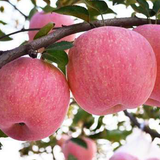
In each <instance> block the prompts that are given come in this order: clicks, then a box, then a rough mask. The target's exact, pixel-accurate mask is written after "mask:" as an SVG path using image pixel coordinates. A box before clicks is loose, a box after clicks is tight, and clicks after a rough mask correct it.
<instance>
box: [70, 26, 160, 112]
mask: <svg viewBox="0 0 160 160" xmlns="http://www.w3.org/2000/svg"><path fill="white" fill-rule="evenodd" d="M156 71H157V66H156V58H155V54H154V52H153V49H152V47H151V46H150V44H149V42H148V41H147V40H146V39H145V38H144V37H143V36H141V35H140V34H138V33H136V32H134V31H131V30H128V29H124V28H121V27H109V26H108V27H100V28H95V29H92V30H90V31H88V32H86V33H84V34H82V35H81V36H80V37H78V38H77V39H76V40H75V43H74V46H73V47H72V48H71V49H70V51H69V64H68V67H67V75H68V80H69V85H70V88H71V91H72V93H73V96H74V98H75V99H76V101H77V103H78V104H79V105H80V106H81V107H82V108H83V109H84V110H86V111H87V112H89V113H91V114H95V115H106V114H109V113H116V112H118V111H122V110H125V109H127V108H135V107H138V106H140V105H142V104H143V103H144V102H145V101H146V100H147V99H148V97H149V96H150V94H151V92H152V90H153V87H154V84H155V79H156Z"/></svg>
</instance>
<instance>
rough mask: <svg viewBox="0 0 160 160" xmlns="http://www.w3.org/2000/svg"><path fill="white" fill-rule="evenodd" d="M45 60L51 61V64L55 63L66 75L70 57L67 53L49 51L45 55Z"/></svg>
mask: <svg viewBox="0 0 160 160" xmlns="http://www.w3.org/2000/svg"><path fill="white" fill-rule="evenodd" d="M42 57H43V58H45V59H46V60H49V61H51V62H55V63H57V64H58V68H59V69H60V70H61V71H62V72H63V73H64V74H65V73H66V65H67V64H68V55H67V53H66V52H65V51H62V50H54V49H53V50H48V51H47V52H45V53H43V55H42Z"/></svg>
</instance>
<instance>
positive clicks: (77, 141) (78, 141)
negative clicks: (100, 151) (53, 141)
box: [70, 138, 88, 149]
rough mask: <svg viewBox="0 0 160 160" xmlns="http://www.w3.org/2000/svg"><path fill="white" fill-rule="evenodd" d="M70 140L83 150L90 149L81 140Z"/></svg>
mask: <svg viewBox="0 0 160 160" xmlns="http://www.w3.org/2000/svg"><path fill="white" fill-rule="evenodd" d="M70 140H71V141H72V142H73V143H76V144H78V145H79V146H81V147H83V148H86V149H87V148H88V146H87V143H86V142H85V141H84V140H83V139H81V138H71V139H70Z"/></svg>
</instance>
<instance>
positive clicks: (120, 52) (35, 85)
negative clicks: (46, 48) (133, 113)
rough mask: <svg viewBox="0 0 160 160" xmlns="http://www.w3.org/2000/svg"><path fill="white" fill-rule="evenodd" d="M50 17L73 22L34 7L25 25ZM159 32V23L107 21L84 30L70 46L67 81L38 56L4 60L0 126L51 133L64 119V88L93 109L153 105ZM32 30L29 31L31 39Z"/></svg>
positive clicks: (30, 134) (30, 136) (10, 131)
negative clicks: (35, 10) (127, 24)
mask: <svg viewBox="0 0 160 160" xmlns="http://www.w3.org/2000/svg"><path fill="white" fill-rule="evenodd" d="M49 21H53V22H54V23H55V24H56V27H59V26H61V25H62V24H63V25H70V24H72V23H73V21H72V20H71V19H70V18H69V17H68V16H64V15H59V14H56V13H52V14H44V13H37V14H35V15H34V16H33V18H32V20H31V24H30V27H33V28H37V27H42V26H44V23H48V22H49ZM137 32H139V33H140V34H142V35H143V36H142V35H140V34H139V33H137ZM159 32H160V27H159V25H144V26H139V27H137V28H136V29H135V30H134V31H131V30H129V29H125V28H122V27H112V26H107V27H99V28H95V29H92V30H90V31H87V32H85V33H84V34H82V35H81V36H79V37H78V38H77V39H76V40H75V43H74V46H73V47H72V48H71V49H70V51H69V64H68V66H67V77H68V82H67V81H66V79H65V76H64V75H63V74H62V73H61V72H60V71H59V70H58V69H57V68H56V67H54V66H53V65H51V64H48V63H46V62H44V61H43V60H39V59H32V58H26V57H22V58H19V59H16V60H14V61H12V62H10V63H8V64H7V65H5V66H4V67H3V68H2V69H0V77H1V78H0V95H1V96H0V110H1V112H0V129H1V130H2V131H4V133H6V134H7V135H8V136H10V137H12V138H14V139H17V140H28V141H32V140H39V139H42V138H44V137H47V136H49V135H51V134H52V133H54V132H55V131H56V130H57V129H58V128H59V127H60V125H61V123H62V121H63V120H64V117H65V115H66V112H67V109H68V104H69V101H70V94H69V92H70V91H69V90H71V91H72V94H73V96H74V98H75V99H76V101H77V103H78V104H79V105H80V106H81V107H82V108H83V109H84V110H86V111H87V112H89V113H91V114H95V115H106V114H109V113H115V112H118V111H121V110H124V109H127V108H135V107H138V106H140V105H142V104H145V103H146V104H150V105H157V106H158V105H159V104H160V74H157V73H159V66H160V65H159V62H158V60H160V53H159V52H160V43H159V41H160V36H159V34H158V33H159ZM34 35H35V33H33V32H31V33H30V34H29V37H30V39H33V37H34ZM144 37H145V38H144ZM73 38H74V36H71V37H67V38H66V39H65V40H68V41H73ZM63 40H64V39H63ZM147 40H148V41H147ZM157 66H158V67H157ZM68 84H69V85H68ZM159 106H160V105H159Z"/></svg>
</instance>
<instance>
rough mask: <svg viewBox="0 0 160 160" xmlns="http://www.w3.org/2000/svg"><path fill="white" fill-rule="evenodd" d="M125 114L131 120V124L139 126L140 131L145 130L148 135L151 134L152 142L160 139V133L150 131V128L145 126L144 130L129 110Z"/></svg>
mask: <svg viewBox="0 0 160 160" xmlns="http://www.w3.org/2000/svg"><path fill="white" fill-rule="evenodd" d="M124 114H125V115H126V116H127V117H128V118H129V119H130V120H131V122H132V123H133V125H134V126H137V127H138V128H139V129H141V130H143V131H144V132H146V133H149V134H150V136H151V137H152V140H154V139H155V138H160V134H159V133H158V132H156V131H155V130H152V129H150V128H149V126H147V125H144V126H143V128H142V127H141V126H142V125H141V124H140V123H139V122H138V121H137V119H136V118H135V117H134V116H133V115H132V114H130V113H129V112H128V111H127V110H125V111H124Z"/></svg>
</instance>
